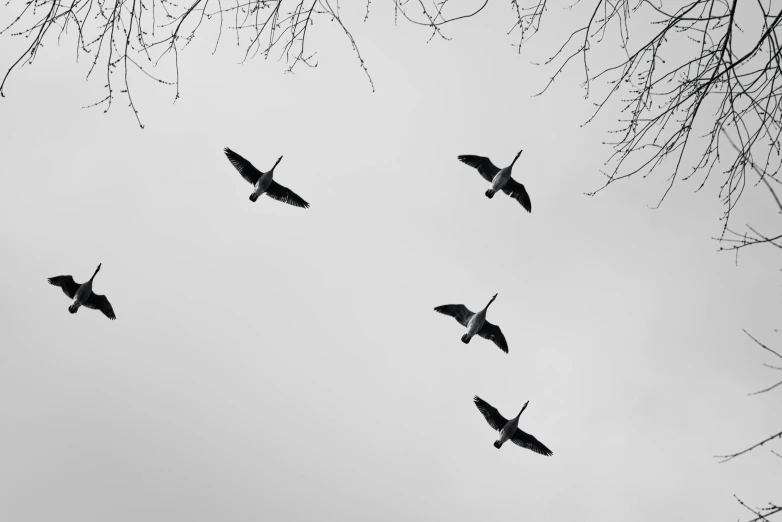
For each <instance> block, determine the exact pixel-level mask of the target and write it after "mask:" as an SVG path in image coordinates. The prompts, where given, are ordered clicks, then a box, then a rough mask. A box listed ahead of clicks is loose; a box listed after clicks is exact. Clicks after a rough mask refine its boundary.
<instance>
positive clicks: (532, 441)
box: [510, 428, 554, 457]
mask: <svg viewBox="0 0 782 522" xmlns="http://www.w3.org/2000/svg"><path fill="white" fill-rule="evenodd" d="M510 441H511V442H512V443H514V444H515V445H517V446H521V447H522V448H527V449H528V450H532V451H534V452H535V453H540V454H541V455H544V456H546V457H550V456H551V455H553V454H554V453H553V452H552V451H551V450H550V449H548V448H547V447H546V446H545V444H543V443H542V442H540V441H539V440H538V439H536V438H535V437H533V436H532V435H530V434H529V433H526V432H523V431H521V430H520V429H518V428H516V433H514V434H513V437H511V439H510Z"/></svg>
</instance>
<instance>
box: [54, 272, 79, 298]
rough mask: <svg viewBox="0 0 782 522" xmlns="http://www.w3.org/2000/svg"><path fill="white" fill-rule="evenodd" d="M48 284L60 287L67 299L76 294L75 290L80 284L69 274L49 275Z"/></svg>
mask: <svg viewBox="0 0 782 522" xmlns="http://www.w3.org/2000/svg"><path fill="white" fill-rule="evenodd" d="M49 284H52V285H54V286H59V287H60V288H62V291H63V293H64V294H65V295H67V296H68V299H73V297H74V296H75V295H76V291H77V290H78V289H79V287H80V286H81V285H80V284H79V283H77V282H76V281H74V280H73V278H72V277H71V276H69V275H64V276H55V277H50V278H49Z"/></svg>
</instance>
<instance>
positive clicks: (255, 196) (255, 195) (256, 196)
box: [250, 193, 258, 203]
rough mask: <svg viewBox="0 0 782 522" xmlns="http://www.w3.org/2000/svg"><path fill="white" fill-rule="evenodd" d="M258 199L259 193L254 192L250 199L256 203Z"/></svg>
mask: <svg viewBox="0 0 782 522" xmlns="http://www.w3.org/2000/svg"><path fill="white" fill-rule="evenodd" d="M257 200H258V194H255V193H252V194H250V201H252V202H253V203H255V202H256V201H257Z"/></svg>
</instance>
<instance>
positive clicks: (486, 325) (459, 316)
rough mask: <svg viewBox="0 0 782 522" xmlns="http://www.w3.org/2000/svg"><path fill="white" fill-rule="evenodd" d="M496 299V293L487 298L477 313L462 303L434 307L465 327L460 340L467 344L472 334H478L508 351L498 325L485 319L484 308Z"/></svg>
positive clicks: (506, 343)
mask: <svg viewBox="0 0 782 522" xmlns="http://www.w3.org/2000/svg"><path fill="white" fill-rule="evenodd" d="M495 299H497V294H494V296H493V297H492V298H491V299H490V300H489V303H488V304H487V305H486V306H485V307H484V308H483V310H481V311H480V312H478V313H477V314H474V313H472V312H471V311H470V310H468V309H467V307H466V306H464V305H463V304H447V305H442V306H438V307H436V308H435V309H434V310H435V312H440V313H441V314H445V315H450V316H451V317H453V318H455V319H456V320H457V321H458V322H459V324H461V325H462V326H464V327H466V328H467V333H466V334H464V335H462V342H463V343H464V344H467V343H469V342H470V339H472V338H473V336H474V335H476V334H477V335H479V336H481V337H483V338H484V339H488V340H490V341H492V342H493V343H494V344H496V345H497V346H498V347H499V348H500V350H502V351H503V352H505V353H508V342H507V341H506V340H505V336H504V335H502V330H500V327H499V326H497V325H494V324H491V323H490V322H489V321H487V320H486V310H488V308H489V305H490V304H492V303H493V302H494V300H495Z"/></svg>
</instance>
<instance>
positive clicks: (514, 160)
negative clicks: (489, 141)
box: [510, 150, 524, 167]
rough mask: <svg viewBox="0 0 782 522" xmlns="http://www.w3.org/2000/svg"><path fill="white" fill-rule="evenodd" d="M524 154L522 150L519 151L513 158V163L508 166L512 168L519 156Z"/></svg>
mask: <svg viewBox="0 0 782 522" xmlns="http://www.w3.org/2000/svg"><path fill="white" fill-rule="evenodd" d="M522 152H524V151H523V150H520V151H519V153H518V154H516V157H515V158H513V162H512V163H511V164H510V166H511V167H512V166H513V164H514V163H516V160H517V159H519V156H521V153H522Z"/></svg>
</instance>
